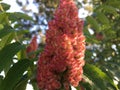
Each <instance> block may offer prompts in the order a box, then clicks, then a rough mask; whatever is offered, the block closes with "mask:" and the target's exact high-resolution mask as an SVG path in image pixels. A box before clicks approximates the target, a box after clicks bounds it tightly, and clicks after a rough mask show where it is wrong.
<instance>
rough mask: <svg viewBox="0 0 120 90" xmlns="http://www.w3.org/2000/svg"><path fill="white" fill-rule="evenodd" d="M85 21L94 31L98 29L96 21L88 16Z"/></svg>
mask: <svg viewBox="0 0 120 90" xmlns="http://www.w3.org/2000/svg"><path fill="white" fill-rule="evenodd" d="M86 19H87V21H88V23H89V24H90V25H91V26H92V28H93V29H95V30H96V31H97V30H99V29H100V28H99V25H98V23H97V21H96V20H95V19H94V18H93V17H92V16H88V17H87V18H86Z"/></svg>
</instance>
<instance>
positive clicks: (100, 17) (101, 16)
mask: <svg viewBox="0 0 120 90" xmlns="http://www.w3.org/2000/svg"><path fill="white" fill-rule="evenodd" d="M97 17H98V20H99V21H100V22H101V23H102V24H107V25H108V24H109V20H108V18H107V17H106V16H105V15H104V14H103V13H101V12H97Z"/></svg>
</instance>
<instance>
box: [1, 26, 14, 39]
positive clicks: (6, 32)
mask: <svg viewBox="0 0 120 90" xmlns="http://www.w3.org/2000/svg"><path fill="white" fill-rule="evenodd" d="M11 32H14V30H13V29H12V28H11V27H5V28H4V29H2V30H0V38H2V37H4V36H5V35H7V34H9V33H11Z"/></svg>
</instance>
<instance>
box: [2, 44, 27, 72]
mask: <svg viewBox="0 0 120 90" xmlns="http://www.w3.org/2000/svg"><path fill="white" fill-rule="evenodd" d="M23 48H25V47H24V46H23V45H21V44H20V43H18V42H16V43H12V44H9V45H7V46H5V47H4V48H3V49H2V50H0V72H1V71H2V70H3V69H4V68H5V67H6V66H7V65H8V64H9V63H11V61H12V58H13V56H14V55H15V54H16V53H17V52H18V51H20V50H21V49H23Z"/></svg>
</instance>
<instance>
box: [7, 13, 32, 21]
mask: <svg viewBox="0 0 120 90" xmlns="http://www.w3.org/2000/svg"><path fill="white" fill-rule="evenodd" d="M9 19H10V20H12V21H13V22H15V21H18V20H21V19H24V20H31V21H33V19H32V17H30V16H28V15H26V14H24V13H21V12H14V13H9Z"/></svg>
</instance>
